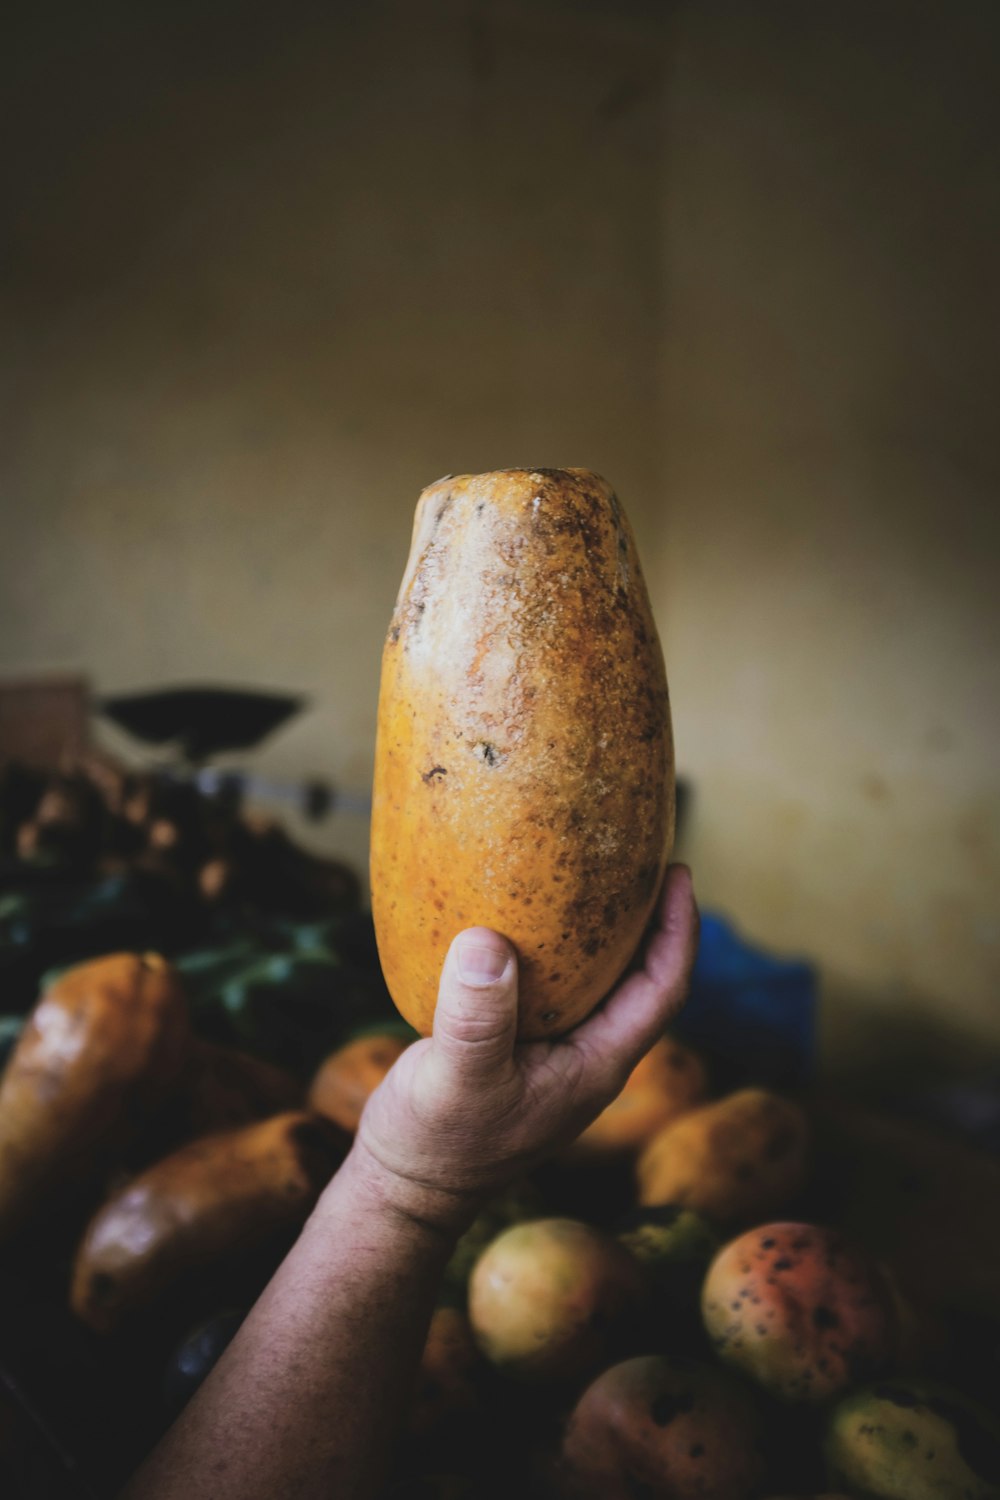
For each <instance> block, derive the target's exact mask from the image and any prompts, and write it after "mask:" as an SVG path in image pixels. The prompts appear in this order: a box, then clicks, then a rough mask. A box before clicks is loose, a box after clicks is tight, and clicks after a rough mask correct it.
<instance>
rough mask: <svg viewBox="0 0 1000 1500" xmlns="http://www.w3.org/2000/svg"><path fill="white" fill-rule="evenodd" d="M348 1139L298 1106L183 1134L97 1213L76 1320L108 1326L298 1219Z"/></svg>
mask: <svg viewBox="0 0 1000 1500" xmlns="http://www.w3.org/2000/svg"><path fill="white" fill-rule="evenodd" d="M347 1145H348V1138H347V1137H346V1136H345V1135H343V1134H342V1133H341V1132H340V1131H338V1130H337V1129H336V1128H335V1127H334V1126H333V1125H331V1124H330V1123H329V1121H327V1120H323V1119H321V1118H320V1117H319V1116H317V1115H310V1114H307V1113H305V1111H302V1110H292V1111H289V1112H288V1113H286V1114H281V1115H273V1116H272V1117H271V1118H270V1119H269V1120H263V1121H261V1122H260V1123H257V1124H253V1125H244V1126H242V1127H240V1128H239V1129H237V1130H226V1131H220V1132H219V1134H218V1135H209V1136H205V1137H203V1138H202V1139H201V1140H198V1141H191V1142H190V1143H189V1144H188V1145H187V1146H182V1147H181V1149H180V1150H179V1151H175V1152H173V1153H172V1155H170V1156H165V1157H164V1158H163V1159H162V1160H161V1161H158V1162H156V1163H155V1165H154V1166H152V1167H149V1168H147V1170H146V1171H145V1172H141V1173H140V1174H139V1176H138V1177H135V1178H133V1179H132V1181H131V1182H129V1183H127V1184H126V1185H125V1186H124V1187H123V1188H122V1189H121V1190H120V1191H119V1192H117V1193H115V1194H113V1195H112V1197H110V1198H109V1199H108V1200H107V1202H106V1203H105V1204H104V1205H103V1206H102V1207H101V1208H100V1209H99V1210H98V1212H97V1213H96V1214H95V1215H94V1218H93V1219H92V1220H91V1222H90V1225H89V1226H88V1228H87V1231H86V1233H85V1235H84V1237H83V1240H82V1241H81V1243H80V1246H79V1249H78V1250H77V1253H76V1259H75V1261H74V1264H73V1276H72V1285H71V1291H70V1302H71V1306H72V1308H73V1311H74V1312H75V1313H76V1315H77V1317H79V1318H81V1319H82V1320H83V1321H84V1322H85V1323H88V1324H89V1325H90V1327H91V1328H94V1329H96V1330H97V1331H98V1332H100V1333H110V1332H111V1331H112V1330H113V1329H115V1328H116V1327H118V1326H119V1325H120V1324H121V1323H122V1322H123V1321H124V1320H125V1319H126V1318H127V1317H129V1316H130V1315H131V1314H133V1313H136V1312H138V1311H140V1310H141V1309H143V1308H145V1307H148V1306H149V1305H150V1304H151V1303H152V1302H154V1301H155V1300H156V1298H157V1297H158V1296H160V1295H161V1294H162V1293H163V1292H165V1291H166V1290H168V1289H169V1288H170V1287H171V1286H173V1284H174V1283H175V1282H176V1281H177V1280H178V1279H179V1278H180V1277H182V1276H184V1275H185V1274H186V1273H187V1272H190V1271H193V1270H197V1269H199V1268H201V1267H204V1266H210V1265H212V1264H213V1263H215V1262H217V1261H219V1260H220V1259H222V1258H224V1257H226V1256H230V1255H234V1254H237V1253H242V1252H244V1251H247V1250H249V1249H252V1248H253V1247H255V1246H257V1245H259V1244H261V1243H262V1242H263V1241H265V1240H266V1238H267V1236H268V1235H271V1234H274V1233H275V1232H277V1231H281V1230H286V1229H294V1228H295V1227H296V1226H298V1225H299V1224H302V1223H304V1222H305V1220H306V1218H307V1217H308V1215H309V1212H310V1210H311V1209H312V1206H313V1204H314V1203H315V1202H316V1199H317V1198H318V1197H319V1194H320V1192H321V1191H322V1189H323V1188H324V1187H325V1185H326V1183H327V1182H328V1181H329V1179H330V1177H331V1176H332V1175H333V1172H334V1171H335V1169H336V1167H337V1166H338V1165H339V1164H340V1161H341V1160H342V1159H343V1156H344V1154H345V1152H346V1149H347Z"/></svg>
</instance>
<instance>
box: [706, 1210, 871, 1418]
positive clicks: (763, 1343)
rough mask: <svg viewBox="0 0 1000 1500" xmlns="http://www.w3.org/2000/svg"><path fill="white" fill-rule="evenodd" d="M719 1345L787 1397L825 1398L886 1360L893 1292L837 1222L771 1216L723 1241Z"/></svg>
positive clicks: (710, 1317)
mask: <svg viewBox="0 0 1000 1500" xmlns="http://www.w3.org/2000/svg"><path fill="white" fill-rule="evenodd" d="M701 1306H702V1315H703V1317H704V1320H705V1327H706V1330H707V1332H708V1336H709V1338H710V1339H711V1341H712V1344H713V1346H714V1348H715V1351H716V1353H717V1354H718V1355H719V1357H720V1358H721V1359H723V1360H725V1361H726V1362H727V1363H728V1364H731V1365H733V1366H734V1367H735V1368H737V1369H739V1370H742V1371H743V1372H744V1373H745V1374H747V1375H750V1376H752V1377H753V1379H755V1380H757V1381H758V1382H759V1383H760V1384H761V1385H763V1386H765V1387H766V1388H767V1389H768V1390H769V1391H770V1392H771V1393H772V1394H773V1395H775V1396H778V1397H779V1398H781V1399H783V1400H786V1401H825V1400H828V1399H829V1398H830V1397H832V1396H836V1395H838V1394H839V1393H840V1392H842V1391H844V1390H846V1389H847V1388H848V1386H850V1385H856V1384H857V1383H858V1381H861V1380H867V1379H869V1378H870V1377H871V1376H872V1375H875V1374H877V1373H878V1372H879V1371H880V1370H882V1369H885V1368H886V1367H887V1365H888V1364H889V1363H890V1361H891V1360H892V1358H893V1356H894V1354H895V1351H896V1343H897V1328H896V1317H895V1310H894V1305H893V1299H892V1293H891V1291H890V1289H889V1287H888V1285H887V1283H886V1281H885V1279H884V1277H883V1275H882V1273H881V1271H880V1270H879V1268H878V1266H877V1265H876V1264H875V1262H874V1261H872V1260H871V1259H869V1257H868V1256H867V1255H865V1254H864V1253H863V1252H862V1251H861V1250H859V1249H858V1248H857V1246H855V1245H854V1244H852V1243H851V1242H850V1241H849V1240H847V1239H846V1238H845V1237H844V1235H842V1234H840V1233H839V1232H838V1231H836V1230H832V1229H824V1228H820V1227H818V1226H816V1225H812V1224H765V1225H762V1226H761V1227H760V1228H758V1229H752V1230H750V1231H749V1232H748V1233H747V1234H743V1235H740V1237H739V1239H736V1240H733V1241H731V1243H730V1244H728V1245H726V1246H724V1247H723V1249H722V1250H720V1251H719V1254H718V1255H717V1256H716V1257H715V1259H714V1260H713V1262H712V1264H711V1266H710V1267H709V1270H708V1275H707V1276H706V1278H705V1285H704V1287H703V1288H702V1299H701Z"/></svg>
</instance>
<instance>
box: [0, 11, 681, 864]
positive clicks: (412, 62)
mask: <svg viewBox="0 0 1000 1500" xmlns="http://www.w3.org/2000/svg"><path fill="white" fill-rule="evenodd" d="M29 9H30V8H29ZM119 9H120V14H117V15H115V14H114V11H113V9H112V8H111V7H109V6H108V5H107V4H106V3H105V4H104V5H101V6H98V7H97V13H98V14H99V15H101V16H103V17H104V18H105V19H104V21H102V24H101V29H100V31H99V32H94V31H92V30H91V27H92V26H93V21H92V20H88V17H90V16H91V15H92V12H91V10H90V8H82V9H80V8H77V9H76V10H73V11H71V12H68V13H67V16H66V18H65V25H64V26H63V27H61V28H55V27H51V26H49V25H48V23H47V22H44V18H42V17H39V18H37V21H33V19H32V17H31V16H27V17H25V18H24V19H23V22H22V24H23V25H24V26H27V27H30V26H31V25H33V24H36V25H37V27H38V30H37V34H36V35H34V36H33V35H31V34H30V33H29V34H28V35H27V36H26V38H25V41H24V43H23V45H22V47H21V50H20V52H19V59H22V60H23V61H22V68H21V80H22V81H21V92H20V95H19V97H15V98H14V100H13V104H12V108H13V111H14V123H13V126H12V127H11V135H10V136H9V137H8V138H13V139H16V140H17V141H18V143H19V149H18V154H17V158H16V161H15V163H14V170H15V181H14V186H13V197H12V200H11V201H10V203H9V207H10V211H11V220H12V223H13V227H14V232H15V239H14V245H13V248H14V264H13V270H12V271H11V272H9V273H8V274H7V276H5V278H4V301H3V306H2V308H0V316H2V319H3V325H4V336H3V340H2V347H0V380H2V383H3V385H4V387H5V388H6V390H7V391H8V394H9V397H10V398H11V407H12V417H13V420H12V422H11V423H10V428H9V435H8V438H7V440H6V441H5V444H4V445H3V449H2V452H0V495H2V496H3V504H4V507H5V519H4V529H3V539H4V545H3V546H2V548H0V673H3V672H22V671H27V670H33V669H41V668H59V667H77V666H83V667H85V668H87V669H88V670H90V671H91V672H92V674H93V677H94V681H95V684H96V686H97V687H98V688H99V689H100V690H103V691H112V690H124V689H127V688H138V687H144V686H146V685H147V684H152V683H157V682H161V681H168V680H178V679H180V680H184V679H189V678H194V679H213V680H214V679H219V680H222V681H226V682H229V681H232V682H237V683H245V684H257V685H263V686H267V685H276V686H282V687H293V688H297V689H302V690H304V691H306V692H309V693H312V694H314V695H315V700H316V707H315V709H314V710H313V712H311V713H310V714H309V715H308V716H307V717H303V718H302V719H301V721H300V722H299V723H297V724H296V725H295V726H294V727H293V728H291V729H289V730H288V731H286V732H284V733H283V734H282V735H280V736H279V737H277V738H276V739H275V740H274V742H273V744H272V745H271V746H270V747H268V749H267V750H266V752H265V753H264V754H263V755H262V756H261V757H259V758H257V763H258V764H260V765H261V766H262V767H263V768H264V769H265V770H267V771H269V772H274V773H283V774H288V775H290V776H291V775H301V774H313V775H315V774H329V775H332V776H333V778H334V779H335V781H336V782H338V783H340V784H341V785H343V786H346V787H348V788H351V789H358V790H363V791H367V789H368V786H369V784H370V769H371V756H372V745H373V734H374V714H375V703H376V695H377V688H378V669H379V658H380V652H381V645H382V638H383V634H384V631H385V628H386V625H387V622H388V618H389V614H390V612H391V608H392V603H393V600H394V597H395V592H396V587H397V584H398V582H399V578H400V575H401V573H402V569H403V563H404V560H405V556H406V552H407V547H408V543H409V531H410V523H411V518H412V512H413V506H414V503H415V500H416V497H417V492H418V491H419V489H420V488H421V487H422V486H423V485H424V484H427V483H430V482H431V481H432V480H434V479H436V478H438V477H439V476H440V475H441V474H443V473H447V472H462V471H465V470H478V469H489V468H494V467H500V466H503V465H510V464H532V463H536V464H543V465H559V464H582V465H588V466H591V467H594V468H597V469H599V470H602V471H604V472H606V473H607V474H608V475H610V476H612V478H613V480H614V482H615V483H616V485H618V486H619V488H620V490H621V493H622V495H623V496H624V497H625V499H626V501H627V502H629V503H630V508H631V509H632V511H633V514H634V518H635V520H636V523H637V528H638V530H639V532H640V535H644V536H645V539H646V541H647V543H649V542H650V531H651V526H652V524H653V518H654V515H655V507H654V505H653V494H654V476H655V460H656V442H655V433H656V407H655V400H656V393H655V376H656V358H657V347H656V305H657V301H658V296H659V285H658V260H657V254H658V252H657V243H656V233H657V181H656V171H657V152H658V140H657V108H658V101H657V83H658V74H657V58H656V55H655V52H654V53H653V55H652V57H651V56H650V50H649V47H648V45H647V44H646V41H645V37H644V34H643V32H642V29H641V27H639V26H637V25H629V24H626V23H624V22H621V21H620V20H614V19H611V20H607V19H606V20H602V19H601V18H600V16H599V15H598V14H596V13H595V14H594V15H584V14H582V13H581V14H580V15H579V16H578V17H574V14H573V11H572V8H571V10H570V13H569V14H568V15H567V16H564V17H563V18H561V19H560V16H559V14H558V9H556V10H555V11H553V12H551V13H550V12H548V11H544V12H543V11H542V10H540V9H539V8H538V7H537V6H522V7H517V6H510V5H507V6H501V5H492V4H491V5H486V6H483V5H476V6H471V7H470V6H467V5H464V4H455V5H454V6H450V5H447V4H442V3H432V4H412V3H409V0H399V3H395V4H387V3H375V4H372V3H368V4H341V5H336V6H313V5H310V4H308V3H304V0H303V3H300V4H297V5H293V6H291V7H285V6H272V7H252V6H251V7H247V6H236V5H228V4H226V3H225V0H216V3H215V4H213V5H211V6H208V7H177V6H169V7H168V6H166V5H159V4H155V3H154V4H150V5H148V6H138V7H135V6H132V7H128V6H124V5H122V6H121V7H120V8H119ZM202 12H203V13H204V14H200V13H202ZM208 15H211V16H212V17H214V19H211V20H210V19H206V18H205V17H206V16H208ZM366 836H367V828H366V825H365V824H364V822H363V821H361V820H359V819H356V818H355V819H350V818H344V819H334V820H333V821H332V823H330V824H328V825H326V827H325V829H324V830H323V832H322V838H323V841H324V842H326V843H328V844H330V845H332V846H333V847H334V848H339V849H341V850H343V851H345V852H346V853H347V854H349V855H350V856H351V857H352V858H353V859H354V860H355V861H356V862H357V863H358V864H362V863H363V862H364V860H365V858H366Z"/></svg>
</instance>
